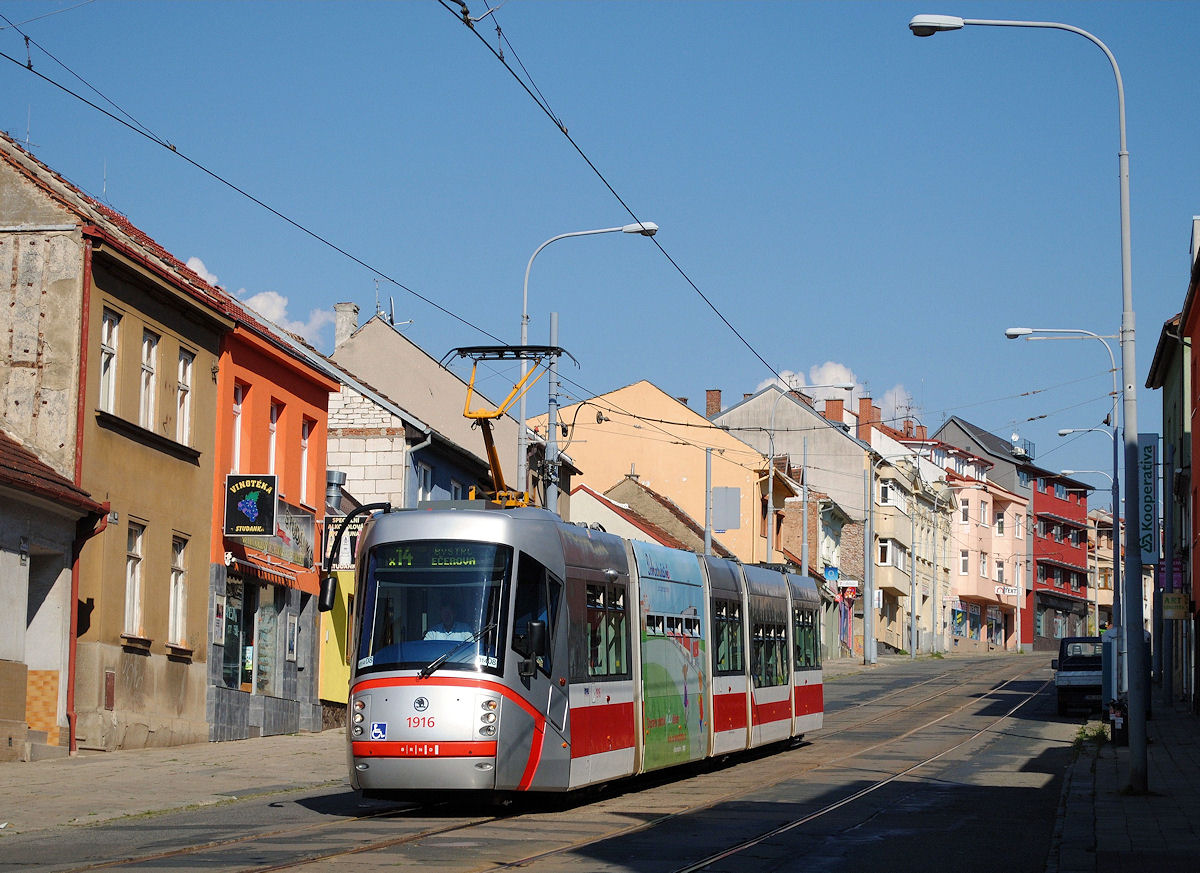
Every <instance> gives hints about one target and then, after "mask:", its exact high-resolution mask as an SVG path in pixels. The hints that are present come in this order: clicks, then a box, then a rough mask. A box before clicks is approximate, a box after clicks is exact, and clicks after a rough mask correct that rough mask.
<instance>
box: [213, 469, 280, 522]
mask: <svg viewBox="0 0 1200 873" xmlns="http://www.w3.org/2000/svg"><path fill="white" fill-rule="evenodd" d="M277 485H278V477H277V476H274V475H267V476H262V475H259V476H243V475H239V474H236V473H231V474H229V475H228V476H226V477H225V536H227V537H271V536H274V535H275V515H276V508H277V504H278V501H279V494H278V490H277Z"/></svg>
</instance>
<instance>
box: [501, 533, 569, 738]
mask: <svg viewBox="0 0 1200 873" xmlns="http://www.w3.org/2000/svg"><path fill="white" fill-rule="evenodd" d="M562 591H563V584H562V582H561V580H559V579H558V578H556V577H555V576H554V574H552V573H551V572H550V571H549V570H547V569H546V567H545V566H544V565H543V564H542V563H541V562H540V561H537V560H535V559H534V558H532V557H530V556H529V555H527V554H525V553H521V555H520V557H519V558H518V562H517V585H516V596H515V601H514V607H513V632H512V641H513V642H512V648H513V651H515V652H516V653H517V654H518V655H520V656H521V658H523V659H532V661H533V667H534V669H533V670H532V675H529V676H523V677H522V678H521V683H522V685H524V687H525V688H527V689H528V692H529V693H528V699H529V702H530V703H532V704H533V705H534V706H536V707H537V708H538V709H540V710H543V711H544V712H545V713H546V718H547V720H548V721H549V722H550V723H551V724H552V725H553V726H554V728H555V729H556V730H558V731H562V729H563V725H564V723H565V721H566V717H567V686H566V683H565V682H564V683H561V684H560V683H559V681H558V677H560V676H566V675H567V639H566V637H567V635H566V633H565V630H566V628H565V626H561V625H562V623H561V622H560V619H559V610H560V607H561V606H562ZM534 621H542V622H545V624H546V647H545V650H544V652H542V653H536V652H534V651H533V648H532V645H531V643H532V640H531V639H530V634H529V626H530V623H531V622H534Z"/></svg>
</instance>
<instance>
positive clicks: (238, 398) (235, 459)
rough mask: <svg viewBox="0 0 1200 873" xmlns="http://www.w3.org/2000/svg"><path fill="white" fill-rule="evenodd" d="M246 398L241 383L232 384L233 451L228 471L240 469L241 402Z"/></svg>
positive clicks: (237, 471)
mask: <svg viewBox="0 0 1200 873" xmlns="http://www.w3.org/2000/svg"><path fill="white" fill-rule="evenodd" d="M245 399H246V389H245V388H244V387H243V386H241V385H234V386H233V452H232V453H231V454H232V456H231V457H230V459H229V471H230V472H231V473H240V472H241V470H242V403H243V402H244V401H245Z"/></svg>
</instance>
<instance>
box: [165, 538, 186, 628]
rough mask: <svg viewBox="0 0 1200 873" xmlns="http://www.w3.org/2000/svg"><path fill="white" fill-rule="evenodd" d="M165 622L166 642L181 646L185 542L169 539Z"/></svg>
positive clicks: (183, 626) (184, 620) (184, 592)
mask: <svg viewBox="0 0 1200 873" xmlns="http://www.w3.org/2000/svg"><path fill="white" fill-rule="evenodd" d="M169 608H170V616H169V617H168V621H167V642H168V643H177V644H179V645H183V644H184V643H185V642H186V641H187V540H185V539H184V538H183V537H173V538H172V539H171V600H170V607H169Z"/></svg>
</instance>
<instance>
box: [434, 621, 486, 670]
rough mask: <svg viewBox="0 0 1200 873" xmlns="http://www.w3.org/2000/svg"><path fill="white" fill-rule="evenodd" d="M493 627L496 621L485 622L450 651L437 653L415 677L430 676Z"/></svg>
mask: <svg viewBox="0 0 1200 873" xmlns="http://www.w3.org/2000/svg"><path fill="white" fill-rule="evenodd" d="M495 627H496V622H494V621H493V622H492V623H491V624H485V625H484V626H483V627H481V628H480V629H479V630H477V631H475V634H474V636H471V637H468V638H467V639H465V640H463V641H462V642H461V643H459V644H458V645H457V646H455V647H454V648H453V649H450V651H448V652H446V653H445V654H443V655H439V656H438V657H437V658H435V659H434V660H432V661H430V662H429V664H428V666H426V667H423V668H421V672H420V673H418V674H417V678H418V679H428V678H429V677H430V676H432V675H433V671H434V670H436V669H437V668H438V667H440V666H442V664H445V663H446V662H447V661H449V660H450V659H451V658H453V657H454V656H455V655H457V654H458V653H459V652H461V651H462V650H463V649H465V648H466V647H467V646H469V645H471V644H472V643H477V642H479V638H480V637H481V636H483V635H484V634H485V633H487V632H488V631H490V630H494V629H495Z"/></svg>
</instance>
